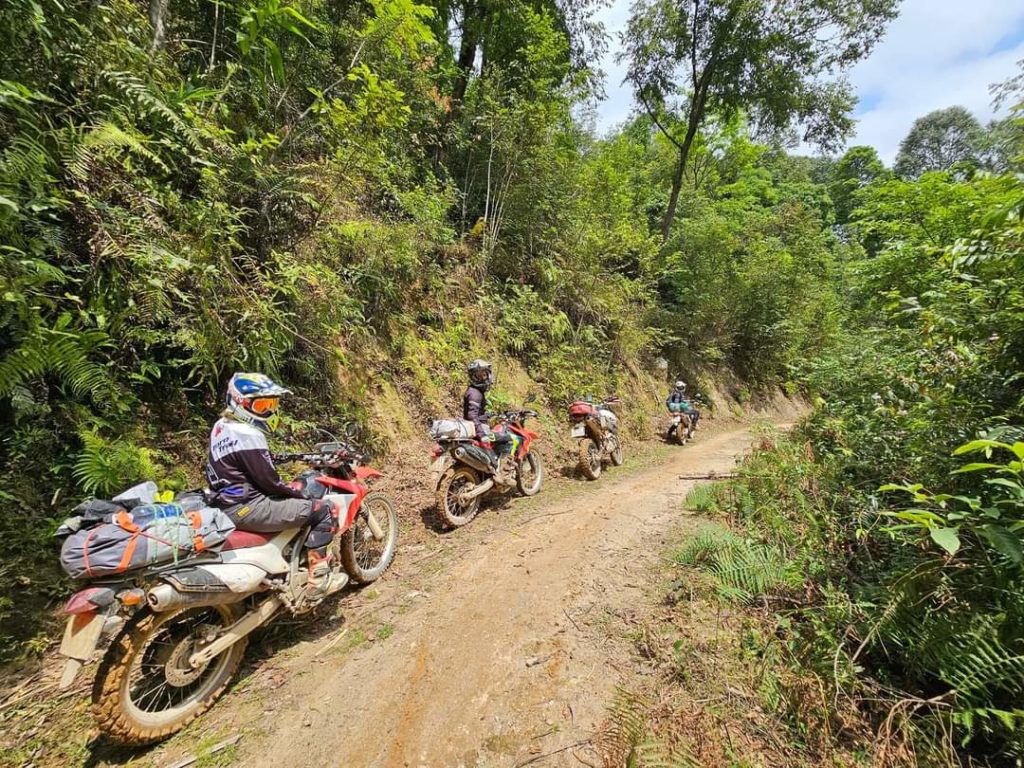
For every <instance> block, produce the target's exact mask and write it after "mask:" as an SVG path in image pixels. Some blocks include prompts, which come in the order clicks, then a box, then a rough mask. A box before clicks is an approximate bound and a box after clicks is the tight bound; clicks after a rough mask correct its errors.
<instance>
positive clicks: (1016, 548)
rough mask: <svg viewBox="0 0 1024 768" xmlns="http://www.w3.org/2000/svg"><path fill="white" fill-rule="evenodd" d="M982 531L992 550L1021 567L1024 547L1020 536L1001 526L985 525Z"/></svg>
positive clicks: (1023, 558) (1023, 559)
mask: <svg viewBox="0 0 1024 768" xmlns="http://www.w3.org/2000/svg"><path fill="white" fill-rule="evenodd" d="M980 530H981V534H982V536H984V537H985V540H986V541H987V542H988V543H989V545H990V546H991V547H992V549H994V550H995V551H996V552H998V553H999V554H1001V555H1002V556H1003V557H1005V558H1006V559H1007V560H1009V561H1010V562H1011V563H1013V564H1014V565H1020V564H1021V562H1022V561H1024V547H1022V546H1021V542H1020V537H1019V536H1017V535H1015V534H1013V533H1012V532H1010V531H1009V530H1007V529H1006V528H1004V527H1003V526H1001V525H984V526H982V527H981V529H980Z"/></svg>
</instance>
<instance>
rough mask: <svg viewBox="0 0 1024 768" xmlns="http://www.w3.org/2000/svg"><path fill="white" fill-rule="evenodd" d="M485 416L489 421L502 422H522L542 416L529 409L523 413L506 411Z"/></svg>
mask: <svg viewBox="0 0 1024 768" xmlns="http://www.w3.org/2000/svg"><path fill="white" fill-rule="evenodd" d="M485 415H486V417H487V419H488V420H491V419H499V420H502V421H522V420H524V419H530V418H532V419H536V418H538V417H539V416H540V414H539V413H537V412H536V411H534V410H530V409H529V408H527V409H525V410H522V411H504V412H502V413H488V414H485Z"/></svg>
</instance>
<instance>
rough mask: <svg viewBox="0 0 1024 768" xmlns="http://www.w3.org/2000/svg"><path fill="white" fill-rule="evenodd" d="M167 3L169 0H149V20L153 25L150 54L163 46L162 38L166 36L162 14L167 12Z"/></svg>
mask: <svg viewBox="0 0 1024 768" xmlns="http://www.w3.org/2000/svg"><path fill="white" fill-rule="evenodd" d="M169 4H170V0H149V22H150V24H152V25H153V43H152V45H150V46H149V52H150V54H153V53H156V52H157V51H159V50H160V49H161V48H163V47H164V38H165V37H166V36H167V30H166V28H165V27H164V16H165V15H166V14H167V6H168V5H169Z"/></svg>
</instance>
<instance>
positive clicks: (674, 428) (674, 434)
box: [665, 397, 701, 445]
mask: <svg viewBox="0 0 1024 768" xmlns="http://www.w3.org/2000/svg"><path fill="white" fill-rule="evenodd" d="M693 402H694V404H697V403H700V402H701V401H700V398H697V397H695V398H694V399H693ZM670 410H671V407H670ZM671 413H672V421H671V422H669V426H668V431H667V432H666V433H665V440H666V441H667V442H669V443H676V444H677V445H685V444H686V442H687V441H688V440H690V439H692V438H693V432H694V430H695V429H696V428H697V423H696V420H695V419H694V418H693V415H692V414H691V412H690V411H689V410H683V409H682V408H679V409H678V410H675V411H671Z"/></svg>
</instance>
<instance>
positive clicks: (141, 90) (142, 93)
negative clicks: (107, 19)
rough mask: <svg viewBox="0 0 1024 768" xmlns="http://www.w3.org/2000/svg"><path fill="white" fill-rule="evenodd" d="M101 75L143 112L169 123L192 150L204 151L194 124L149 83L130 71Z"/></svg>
mask: <svg viewBox="0 0 1024 768" xmlns="http://www.w3.org/2000/svg"><path fill="white" fill-rule="evenodd" d="M101 76H102V77H103V78H104V79H106V80H107V82H108V83H110V85H111V86H113V87H114V88H115V89H116V90H118V91H120V92H121V93H122V94H123V95H124V96H125V97H126V98H127V99H129V100H130V101H131V102H132V103H134V104H135V105H136V107H137V108H138V109H139V110H140V112H142V114H144V115H146V116H148V117H151V118H154V119H156V120H159V121H162V122H164V123H166V124H167V125H169V126H170V127H171V128H172V129H173V130H174V133H175V134H176V135H177V136H178V137H179V138H181V139H182V140H183V141H184V142H185V144H186V145H187V146H188V148H189V149H190V150H192V151H193V152H196V153H199V152H201V151H202V145H201V144H200V142H199V139H198V137H197V136H196V134H195V131H194V130H193V129H192V126H190V125H189V124H188V123H187V122H185V120H184V119H183V118H182V117H181V115H179V114H178V113H177V112H175V111H174V110H173V109H172V108H171V107H170V106H168V105H167V104H166V103H165V102H164V100H163V98H162V97H161V96H160V95H158V94H157V93H154V92H153V90H152V89H151V88H150V86H149V85H147V84H146V83H144V82H143V81H142V80H140V79H139V78H138V77H136V76H135V75H133V74H131V73H129V72H116V71H105V72H102V73H101Z"/></svg>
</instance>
